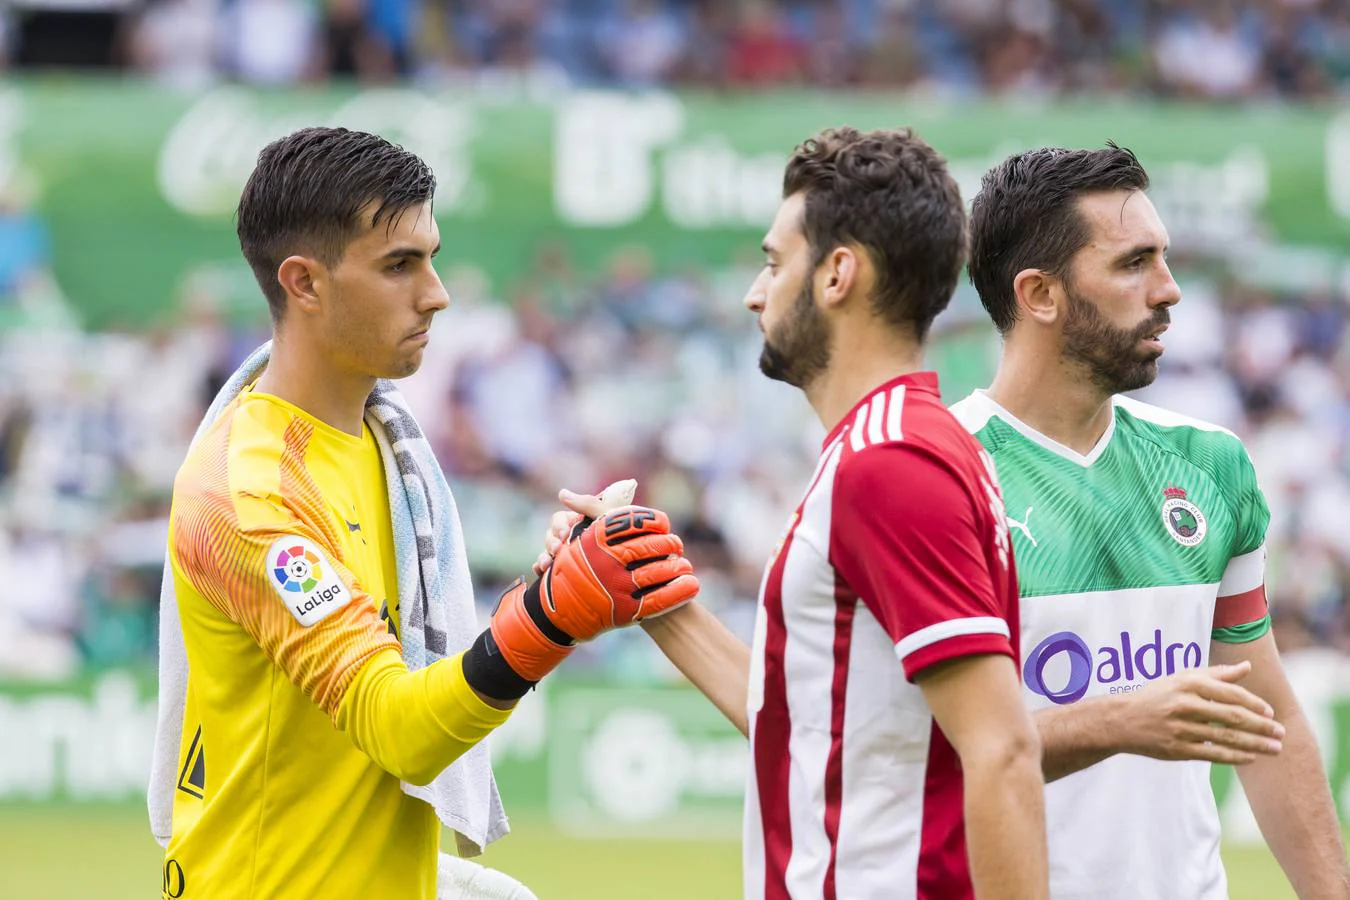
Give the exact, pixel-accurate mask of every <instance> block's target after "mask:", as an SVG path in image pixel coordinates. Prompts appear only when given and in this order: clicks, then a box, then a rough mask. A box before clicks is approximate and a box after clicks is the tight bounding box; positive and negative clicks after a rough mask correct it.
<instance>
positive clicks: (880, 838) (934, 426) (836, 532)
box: [744, 373, 1018, 900]
mask: <svg viewBox="0 0 1350 900" xmlns="http://www.w3.org/2000/svg"><path fill="white" fill-rule="evenodd" d="M1017 621H1018V611H1017V576H1016V572H1015V569H1014V564H1013V559H1012V551H1011V542H1010V539H1009V535H1008V530H1007V525H1006V523H1005V521H1004V514H1003V502H1002V499H1001V496H1000V493H999V488H998V482H997V478H996V477H995V475H994V469H993V463H992V461H990V460H989V458H988V456H987V455H986V454H985V453H984V451H983V450H982V448H981V447H980V446H979V444H978V443H977V442H976V441H974V440H973V439H972V438H971V436H970V435H969V434H968V433H967V432H966V431H965V429H963V428H962V427H961V425H960V424H959V423H958V422H957V421H956V420H955V419H954V418H953V417H952V416H951V414H950V413H949V412H947V410H946V409H945V408H944V407H943V406H942V402H941V399H940V397H939V394H938V385H937V378H936V376H934V375H933V374H931V373H915V374H911V375H906V376H903V377H900V378H897V379H895V380H893V381H890V382H888V383H886V384H884V385H882V386H880V387H879V388H877V389H876V390H875V391H873V392H871V393H870V394H868V396H866V397H865V398H863V400H862V401H861V402H860V403H859V404H858V405H857V406H856V407H855V408H854V409H853V410H852V411H850V412H849V413H848V414H847V415H846V416H845V417H844V418H843V420H842V421H841V422H840V423H839V425H838V426H837V427H835V428H834V429H833V431H832V432H831V433H830V434H829V435H828V436H827V438H826V439H825V442H824V449H823V451H822V453H821V456H820V461H819V462H818V464H817V466H816V470H815V473H814V475H813V477H812V480H811V483H810V486H809V487H808V489H807V491H806V495H805V497H804V498H803V500H802V501H801V504H800V505H799V506H798V507H797V510H796V512H795V513H794V514H793V516H792V518H791V520H790V521H789V524H788V527H787V530H786V532H785V534H784V536H783V539H782V542H781V543H780V545H779V547H778V549H777V551H776V552H775V555H774V558H773V559H772V560H771V562H770V563H769V565H768V568H767V570H766V572H765V575H764V580H763V583H762V586H761V590H760V598H759V612H758V618H757V620H756V628H755V640H754V646H753V649H752V654H751V672H750V689H749V699H748V713H749V722H750V742H751V755H752V761H753V766H752V771H751V775H750V778H749V786H748V790H747V800H746V812H745V849H744V853H745V859H744V863H745V865H744V873H745V896H746V897H747V898H761V897H762V898H766V900H778V898H789V897H790V898H808V897H809V898H836V897H837V898H848V900H870V898H878V900H880V898H886V900H898V898H943V900H961V898H966V897H971V896H973V893H972V888H971V882H970V874H969V865H968V861H967V856H966V845H965V827H964V818H963V791H962V779H961V772H960V768H959V765H958V758H957V755H956V752H955V750H954V749H953V748H952V746H951V744H950V743H949V742H948V740H947V738H946V736H945V735H944V734H943V733H942V730H941V729H940V728H939V727H938V725H937V724H936V722H935V721H934V719H933V715H932V712H931V710H930V709H929V708H928V705H927V703H926V702H925V700H924V697H923V693H922V692H921V690H920V689H919V688H918V687H917V686H916V685H915V684H914V679H915V678H916V676H918V675H919V674H920V673H922V672H923V671H924V670H925V669H927V668H929V667H930V666H934V665H936V664H938V663H942V662H945V661H948V660H952V659H956V658H958V657H963V656H970V655H978V654H1004V655H1008V656H1011V657H1013V658H1014V660H1015V659H1016V657H1017V654H1016V649H1015V648H1016V647H1017V645H1018V635H1017Z"/></svg>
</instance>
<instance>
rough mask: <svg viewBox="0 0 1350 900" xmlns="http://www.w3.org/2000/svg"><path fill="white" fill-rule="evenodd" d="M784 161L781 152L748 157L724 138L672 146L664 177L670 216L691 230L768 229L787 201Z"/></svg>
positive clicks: (664, 168)
mask: <svg viewBox="0 0 1350 900" xmlns="http://www.w3.org/2000/svg"><path fill="white" fill-rule="evenodd" d="M784 162H785V159H784V155H783V154H782V153H764V154H761V155H759V156H743V155H741V154H740V153H737V152H736V149H735V148H734V147H732V146H731V144H730V142H728V141H727V139H726V138H725V137H723V136H722V135H708V136H707V137H704V138H700V139H699V140H697V141H695V142H693V143H691V144H682V145H678V146H676V147H672V148H671V149H670V150H669V151H668V152H667V153H666V155H665V158H664V160H663V166H662V172H661V193H662V200H663V201H664V204H665V212H666V216H667V217H669V219H670V221H671V224H673V225H676V226H678V227H680V228H687V229H690V230H695V229H700V228H719V227H726V226H743V227H756V228H759V227H763V225H764V223H765V222H772V221H773V217H774V213H775V212H777V210H778V204H779V201H780V200H781V198H782V189H783V163H784Z"/></svg>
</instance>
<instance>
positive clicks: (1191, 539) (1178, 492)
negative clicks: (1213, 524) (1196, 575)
mask: <svg viewBox="0 0 1350 900" xmlns="http://www.w3.org/2000/svg"><path fill="white" fill-rule="evenodd" d="M1163 497H1165V498H1166V499H1164V500H1163V505H1162V519H1163V525H1164V526H1165V527H1166V528H1167V533H1168V534H1170V535H1172V537H1173V538H1175V539H1176V542H1177V543H1178V544H1181V545H1182V546H1184V547H1194V546H1195V545H1196V544H1198V543H1200V542H1201V541H1203V540H1204V539H1205V532H1206V531H1207V530H1208V529H1209V525H1208V523H1206V522H1205V514H1204V513H1202V512H1201V511H1200V507H1198V506H1196V505H1195V504H1194V503H1192V502H1191V501H1189V500H1187V499H1186V492H1185V491H1183V490H1182V489H1181V488H1179V487H1168V488H1164V489H1163Z"/></svg>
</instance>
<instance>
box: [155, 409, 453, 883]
mask: <svg viewBox="0 0 1350 900" xmlns="http://www.w3.org/2000/svg"><path fill="white" fill-rule="evenodd" d="M170 527H171V531H170V537H169V552H170V559H171V562H172V565H173V574H174V585H175V589H176V591H177V596H178V608H179V612H180V616H181V619H182V629H183V638H184V642H185V645H186V648H187V655H188V663H189V678H188V690H187V704H186V713H185V721H184V727H183V745H182V750H181V755H180V763H179V765H180V773H181V774H180V776H179V779H178V786H177V790H176V792H175V801H174V812H173V835H172V838H171V839H170V841H169V846H168V850H167V857H166V872H165V882H164V883H165V885H166V888H165V891H166V893H165V895H166V896H173V897H178V898H183V900H232V898H240V900H243V898H254V900H262V898H282V897H333V898H340V897H352V898H355V897H366V896H369V897H377V896H378V897H398V898H402V900H412V898H425V900H431V898H434V897H435V881H436V854H437V850H438V845H439V837H440V824H439V822H438V821H437V819H436V814H435V812H434V810H433V809H432V807H431V806H430V805H428V804H426V803H423V802H422V801H421V800H416V799H414V798H412V797H410V796H408V795H407V794H405V793H403V791H402V790H401V789H400V786H399V780H398V779H397V778H396V777H394V776H393V775H391V774H390V773H388V772H386V771H385V770H383V769H381V768H380V767H379V766H378V765H376V764H375V762H373V761H372V760H371V759H370V757H368V756H367V755H366V754H364V753H363V752H361V750H359V749H358V748H357V747H356V746H355V745H354V744H353V743H352V741H351V739H350V738H349V737H348V736H347V735H346V734H343V733H342V732H341V731H339V730H338V729H337V728H336V727H335V726H334V723H333V716H334V715H335V713H336V710H337V709H338V707H339V705H340V704H341V702H342V699H343V696H344V694H345V692H346V691H347V689H348V687H349V686H350V685H351V683H352V681H353V679H354V678H355V677H356V674H357V672H358V671H359V670H360V668H361V667H362V665H363V664H364V663H365V662H366V661H367V660H369V659H370V658H371V657H373V656H374V655H375V654H377V653H379V652H381V651H386V650H388V649H389V648H395V649H397V648H398V647H399V643H398V639H397V637H396V630H397V623H398V608H397V600H396V598H397V595H398V594H397V584H396V571H397V569H396V564H395V559H394V546H393V535H392V529H391V527H390V516H389V499H388V490H387V488H386V486H385V479H384V472H383V467H382V465H381V461H380V454H379V449H378V447H377V445H376V444H375V441H374V438H373V436H372V435H371V434H370V432H369V429H365V431H364V433H363V434H362V436H361V437H356V436H354V435H349V434H346V433H343V432H341V431H338V430H337V429H335V428H333V427H331V426H329V425H327V424H325V423H323V422H321V421H319V420H318V419H315V418H313V417H312V416H310V415H308V414H306V413H305V412H304V411H302V410H300V409H298V408H296V407H294V406H292V405H290V404H288V403H286V402H284V401H282V400H280V399H278V398H276V397H272V396H268V395H264V394H258V393H253V392H245V393H244V394H242V395H241V396H240V397H239V398H238V399H237V400H236V401H235V402H234V403H233V404H231V405H230V406H229V407H228V408H227V409H226V410H225V411H224V412H223V413H222V415H221V416H220V418H219V419H218V420H217V421H216V423H215V424H214V426H213V427H212V429H211V430H210V431H209V432H208V433H207V434H206V435H204V436H203V438H202V439H201V440H200V441H198V442H197V444H195V445H194V447H193V449H192V451H191V452H190V454H189V456H188V459H187V461H186V462H185V463H184V465H183V467H182V469H181V470H180V471H179V474H178V478H177V481H176V482H175V485H174V505H173V513H172V516H171V526H170Z"/></svg>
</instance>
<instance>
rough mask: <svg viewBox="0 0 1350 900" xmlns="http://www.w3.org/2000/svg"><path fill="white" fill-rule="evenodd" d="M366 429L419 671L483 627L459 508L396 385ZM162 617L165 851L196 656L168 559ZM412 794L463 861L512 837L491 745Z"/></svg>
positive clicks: (159, 826) (264, 353)
mask: <svg viewBox="0 0 1350 900" xmlns="http://www.w3.org/2000/svg"><path fill="white" fill-rule="evenodd" d="M270 351H271V344H270V343H269V344H264V345H263V346H261V347H259V348H258V349H257V350H255V351H254V352H253V354H252V355H251V356H249V358H248V359H247V360H245V361H244V363H243V365H241V366H240V367H239V369H238V370H237V371H236V372H235V373H234V374H233V375H232V376H231V377H230V379H229V381H227V382H226V383H225V386H224V387H223V388H221V389H220V393H218V394H217V395H216V398H215V400H214V401H213V402H212V403H211V407H210V409H209V410H207V413H206V417H205V418H204V419H203V420H202V424H201V426H200V427H199V428H198V430H197V436H196V437H197V438H200V437H201V435H202V434H203V433H205V431H206V430H207V429H208V428H209V427H210V425H211V423H212V422H214V421H215V420H216V418H217V417H218V416H219V415H220V413H221V411H222V410H223V409H224V408H225V407H226V406H227V405H228V404H229V403H230V401H231V400H233V399H234V398H235V397H237V396H238V395H239V393H240V391H242V390H243V389H244V388H245V387H246V386H248V385H249V384H251V383H252V382H253V381H254V380H255V379H256V378H257V376H258V374H259V373H260V372H261V371H262V369H263V367H264V366H265V365H266V364H267V360H268V358H269V355H270ZM366 423H367V424H368V425H369V426H370V430H371V432H372V433H373V434H374V436H375V441H376V443H377V444H378V445H379V448H380V455H381V457H382V458H383V460H384V472H385V477H386V479H387V481H388V486H389V513H390V518H391V520H392V522H393V526H394V549H395V555H396V557H397V565H398V594H399V609H400V612H401V615H402V617H403V628H402V629H401V632H402V633H401V635H400V636H401V638H402V641H403V659H404V662H406V663H407V665H408V668H409V669H414V670H415V669H421V668H423V667H425V666H427V665H430V664H431V663H433V662H435V661H436V660H438V659H443V658H445V657H446V656H447V655H453V654H455V653H459V652H460V651H462V650H465V649H467V648H468V647H469V645H470V644H472V643H473V641H474V638H475V637H477V635H478V632H479V630H480V629H479V627H478V620H477V613H476V611H475V608H474V603H473V585H472V583H471V582H470V580H469V567H468V562H467V559H466V557H465V551H464V535H463V533H462V531H461V527H460V522H459V510H458V509H457V508H456V506H455V500H454V497H453V496H452V495H451V494H450V487H449V485H448V484H447V483H446V480H445V475H444V473H442V472H441V468H440V465H439V464H438V463H437V462H436V458H435V456H434V454H433V453H432V451H431V445H430V444H429V443H427V440H426V438H425V437H423V435H422V430H421V428H420V427H418V424H417V421H416V420H415V419H414V418H413V415H412V413H411V412H410V411H409V409H408V407H407V404H406V403H405V402H404V400H403V397H402V396H401V395H400V394H399V392H398V390H397V389H396V388H395V387H394V385H393V383H392V382H389V381H383V380H382V381H379V382H377V383H376V385H375V390H374V391H372V392H371V395H370V399H369V400H367V402H366ZM195 440H196V438H194V441H195ZM159 613H160V618H159V621H160V631H159V715H158V721H157V723H156V728H155V750H154V760H153V763H152V765H151V770H150V790H149V794H148V800H149V806H150V830H151V832H152V833H153V834H154V836H155V840H157V841H159V843H160V845H161V846H167V845H168V842H169V837H170V835H171V834H172V833H173V796H174V795H173V792H174V786H175V784H176V783H177V777H178V772H177V768H178V756H179V749H180V745H181V743H182V736H183V709H184V703H185V701H186V696H187V679H188V663H187V651H186V649H185V648H184V645H183V630H182V626H181V623H180V621H179V617H178V600H177V598H176V597H175V596H174V586H173V573H172V570H171V569H170V568H169V562H168V559H167V557H166V559H165V563H164V582H163V585H162V587H161V590H160V599H159ZM403 791H404V793H406V794H409V795H410V796H413V797H417V798H418V799H420V800H424V801H426V802H427V803H430V804H431V805H432V806H433V807H434V808H435V810H436V814H437V816H439V818H440V820H441V821H442V822H443V823H445V824H446V825H447V826H449V827H450V828H451V829H453V830H454V832H455V836H456V843H457V845H458V846H457V847H456V849H457V850H458V852H459V854H460V855H461V856H474V855H477V854H479V853H481V852H482V850H483V848H484V847H485V846H487V845H488V844H489V843H491V842H492V841H495V840H496V839H497V838H499V837H501V836H502V835H504V834H506V833H507V831H509V830H510V829H509V826H508V825H507V820H506V813H505V811H504V810H503V808H502V802H501V797H500V796H499V795H498V793H497V784H496V781H495V780H494V779H493V776H492V765H491V761H490V759H489V757H488V747H487V742H486V741H483V742H482V743H479V744H478V745H477V746H475V747H474V748H473V749H471V750H469V752H467V753H465V754H464V755H463V756H461V757H460V758H459V759H458V760H456V761H455V762H454V763H453V764H452V765H451V766H450V767H449V768H447V769H446V770H445V771H444V772H442V773H441V774H440V775H439V776H437V777H436V779H435V780H434V781H433V782H432V783H431V784H429V785H426V786H425V787H419V786H417V785H411V784H407V783H405V784H404V785H403Z"/></svg>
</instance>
